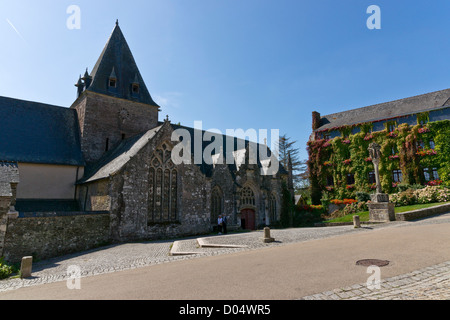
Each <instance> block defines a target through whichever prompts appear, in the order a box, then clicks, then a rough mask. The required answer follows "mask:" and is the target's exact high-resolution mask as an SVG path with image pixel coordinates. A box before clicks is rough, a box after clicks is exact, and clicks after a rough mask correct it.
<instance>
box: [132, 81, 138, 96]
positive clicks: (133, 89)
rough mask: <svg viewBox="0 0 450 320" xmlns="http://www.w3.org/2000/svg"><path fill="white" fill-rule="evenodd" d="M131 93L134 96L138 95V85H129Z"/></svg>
mask: <svg viewBox="0 0 450 320" xmlns="http://www.w3.org/2000/svg"><path fill="white" fill-rule="evenodd" d="M131 92H132V93H134V94H138V93H139V84H138V83H133V84H132V85H131Z"/></svg>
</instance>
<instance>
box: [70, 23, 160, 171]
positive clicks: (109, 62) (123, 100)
mask: <svg viewBox="0 0 450 320" xmlns="http://www.w3.org/2000/svg"><path fill="white" fill-rule="evenodd" d="M75 86H76V87H77V100H76V101H75V102H74V103H73V105H72V106H71V108H73V109H75V110H76V111H77V113H78V120H79V124H80V131H81V149H82V151H83V154H84V157H85V160H86V162H87V163H88V164H89V163H95V162H96V161H98V160H99V159H100V158H101V157H102V156H103V155H104V154H105V153H106V152H108V151H110V150H111V149H114V148H115V147H117V146H118V145H119V144H120V142H121V141H122V140H124V139H127V138H130V137H132V136H134V135H137V134H141V133H144V132H146V131H148V130H150V129H152V128H154V127H156V126H157V125H158V114H159V111H160V107H159V106H158V105H157V104H156V103H155V102H154V101H153V99H152V97H151V95H150V93H149V92H148V89H147V87H146V85H145V82H144V80H143V79H142V76H141V73H140V72H139V69H138V67H137V65H136V62H135V60H134V58H133V55H132V53H131V50H130V48H129V46H128V44H127V41H126V40H125V37H124V36H123V33H122V31H121V29H120V27H119V23H118V22H116V26H115V27H114V30H113V32H112V34H111V36H110V37H109V39H108V42H107V43H106V45H105V47H104V49H103V51H102V53H101V55H100V57H99V59H98V61H97V63H96V64H95V66H94V68H93V69H92V72H91V73H90V74H89V72H88V70H86V72H85V74H84V76H83V77H81V76H80V78H79V80H78V82H77V84H76V85H75Z"/></svg>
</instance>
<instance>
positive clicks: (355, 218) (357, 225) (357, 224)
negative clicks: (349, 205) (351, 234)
mask: <svg viewBox="0 0 450 320" xmlns="http://www.w3.org/2000/svg"><path fill="white" fill-rule="evenodd" d="M353 225H354V227H355V228H361V221H360V219H359V216H353Z"/></svg>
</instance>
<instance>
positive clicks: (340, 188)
mask: <svg viewBox="0 0 450 320" xmlns="http://www.w3.org/2000/svg"><path fill="white" fill-rule="evenodd" d="M312 116H313V119H312V128H313V133H312V135H311V137H310V140H309V141H308V152H309V162H308V164H309V172H310V183H311V194H312V201H313V203H314V204H320V200H321V198H322V196H323V195H324V193H326V194H327V195H328V196H329V197H331V198H332V199H341V200H342V199H350V198H355V196H356V192H358V191H360V192H368V193H371V192H373V190H374V189H375V174H374V167H373V164H372V159H370V157H369V151H368V147H369V145H370V143H372V142H376V143H378V144H380V145H381V146H382V149H381V152H382V155H383V157H382V162H381V164H380V178H381V184H382V188H383V191H384V192H386V193H394V192H396V191H397V190H398V186H399V185H401V184H404V185H414V184H422V185H426V184H430V185H435V184H442V183H443V184H445V185H450V139H449V138H450V89H446V90H441V91H436V92H432V93H427V94H423V95H419V96H414V97H410V98H405V99H401V100H396V101H391V102H386V103H381V104H377V105H372V106H368V107H364V108H358V109H353V110H349V111H344V112H339V113H335V114H330V115H325V116H321V115H320V113H318V112H313V115H312Z"/></svg>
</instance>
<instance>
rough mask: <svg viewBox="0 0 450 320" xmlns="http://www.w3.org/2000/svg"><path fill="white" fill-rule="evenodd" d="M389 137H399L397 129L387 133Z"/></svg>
mask: <svg viewBox="0 0 450 320" xmlns="http://www.w3.org/2000/svg"><path fill="white" fill-rule="evenodd" d="M387 136H388V137H389V138H397V137H398V134H397V133H396V132H395V131H392V132H389V133H388V135H387Z"/></svg>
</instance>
